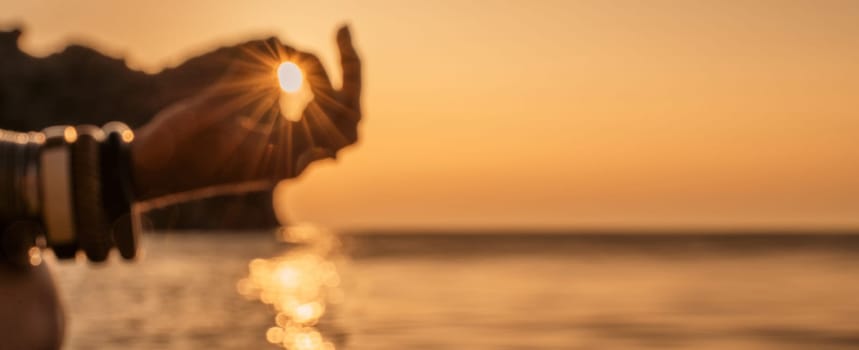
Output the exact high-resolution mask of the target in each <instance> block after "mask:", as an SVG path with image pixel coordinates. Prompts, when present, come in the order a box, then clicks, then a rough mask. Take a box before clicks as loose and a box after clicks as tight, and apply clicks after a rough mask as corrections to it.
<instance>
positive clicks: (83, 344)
mask: <svg viewBox="0 0 859 350" xmlns="http://www.w3.org/2000/svg"><path fill="white" fill-rule="evenodd" d="M284 237H286V238H287V240H289V241H291V242H292V243H280V242H279V241H278V240H277V239H276V235H275V234H273V233H259V234H244V233H243V234H229V233H219V234H194V233H161V234H152V235H148V236H146V237H145V249H146V255H145V257H144V258H143V259H142V260H141V261H139V262H136V263H133V264H128V263H122V262H118V261H116V260H115V259H114V261H112V262H110V263H108V264H106V265H104V266H91V265H88V264H86V263H75V264H56V263H55V262H49V263H52V264H54V266H53V271H54V273H55V274H56V275H57V279H58V284H59V288H60V289H61V293H62V295H63V297H64V301H65V303H66V311H67V318H68V321H69V325H68V328H67V331H68V332H67V337H66V348H67V349H278V348H288V349H297V350H311V349H373V350H383V349H487V350H488V349H672V348H676V349H856V348H859V236H846V235H814V234H809V235H777V234H773V235H764V234H754V235H752V234H748V235H742V234H736V235H727V236H726V235H683V234H672V235H668V234H664V235H663V234H635V235H631V234H630V235H619V234H575V235H570V234H528V233H522V234H465V235H457V234H431V233H426V234H362V235H348V236H343V237H338V236H336V235H334V234H332V233H330V232H326V231H325V230H319V229H315V228H312V227H301V228H299V229H294V230H291V231H288V232H287V234H286V236H283V235H281V236H280V238H284ZM296 242H299V243H296Z"/></svg>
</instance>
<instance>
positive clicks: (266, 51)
mask: <svg viewBox="0 0 859 350" xmlns="http://www.w3.org/2000/svg"><path fill="white" fill-rule="evenodd" d="M337 46H338V48H339V51H340V58H341V65H342V69H343V85H342V87H341V89H339V90H336V89H334V88H333V87H332V85H331V82H330V81H329V79H328V76H327V73H326V72H325V69H324V68H323V66H322V64H321V63H320V62H319V59H318V58H317V57H316V56H314V55H312V54H309V53H305V52H300V51H297V50H295V49H293V48H291V47H288V46H285V45H283V44H281V43H280V42H278V40H277V39H274V38H273V39H269V40H265V41H253V42H249V43H246V44H243V45H242V50H241V51H242V52H243V53H244V54H243V55H241V56H240V57H236V58H234V59H232V62H224V64H227V65H229V70H228V71H229V72H228V73H227V74H225V77H224V78H223V79H221V80H220V81H219V82H218V83H216V84H215V86H213V87H211V88H209V89H208V90H207V91H205V92H203V93H202V94H200V95H199V96H195V97H192V98H190V99H188V100H185V101H182V102H180V103H178V104H175V105H173V106H171V107H169V108H167V109H165V110H164V111H162V112H160V113H159V114H158V115H157V116H156V117H155V118H153V120H152V121H151V122H150V123H148V124H146V125H145V126H143V127H142V128H140V129H139V130H137V135H136V136H135V140H134V142H133V143H132V159H131V160H132V168H133V174H132V176H133V177H134V183H135V184H134V185H135V187H136V188H135V191H136V193H137V194H138V197H140V198H141V199H144V200H145V199H150V198H154V197H158V196H162V195H168V194H175V193H180V192H187V191H193V190H198V189H202V188H207V187H212V186H221V185H231V184H241V183H249V182H257V183H262V184H265V185H266V186H274V184H276V182H277V181H280V180H283V179H287V178H291V177H295V176H298V175H299V174H300V173H301V172H302V171H303V170H304V169H305V168H306V167H307V166H308V165H309V164H310V163H311V162H312V161H314V160H318V159H322V158H329V157H331V158H333V157H335V156H336V154H337V152H338V151H339V150H340V149H342V148H343V147H345V146H347V145H350V144H353V143H355V142H356V141H357V126H358V121H359V120H360V119H361V105H360V99H361V63H360V60H359V58H358V55H357V53H356V52H355V49H354V47H353V46H352V38H351V34H350V32H349V29H348V28H347V27H343V28H341V29H340V30H339V31H338V32H337ZM283 60H290V61H293V62H295V63H296V64H298V66H299V67H300V68H301V69H302V70H303V71H304V74H305V75H306V77H307V79H306V81H307V82H308V83H309V85H310V90H311V91H312V93H313V98H312V100H311V101H310V102H309V103H308V105H307V107H306V108H305V109H304V111H303V113H302V115H301V119H300V120H298V121H289V120H286V119H285V118H284V117H282V116H281V113H280V109H279V103H278V98H279V97H280V89H279V85H278V83H277V76H276V74H275V69H276V68H277V66H278V64H279V63H280V62H281V61H283Z"/></svg>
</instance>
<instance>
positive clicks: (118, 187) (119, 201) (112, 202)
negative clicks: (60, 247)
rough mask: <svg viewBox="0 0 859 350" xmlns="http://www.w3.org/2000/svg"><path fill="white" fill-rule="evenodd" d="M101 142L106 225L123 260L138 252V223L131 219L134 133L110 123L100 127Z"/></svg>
mask: <svg viewBox="0 0 859 350" xmlns="http://www.w3.org/2000/svg"><path fill="white" fill-rule="evenodd" d="M102 130H104V133H105V140H104V142H103V143H102V145H101V155H102V156H101V183H102V191H101V193H102V202H103V204H104V209H105V213H106V219H107V223H108V227H109V228H110V231H111V233H112V235H113V241H114V243H115V244H116V248H117V250H119V254H120V255H121V256H122V257H123V258H125V259H133V258H134V257H135V256H136V255H137V247H138V231H139V227H138V226H139V223H138V222H136V221H135V220H134V216H133V215H131V213H132V207H131V206H132V203H133V202H134V191H133V185H132V184H133V179H132V177H131V159H130V152H131V142H132V141H133V140H134V132H132V131H131V128H129V127H128V126H127V125H125V124H124V123H120V122H110V123H107V124H105V125H104V127H102Z"/></svg>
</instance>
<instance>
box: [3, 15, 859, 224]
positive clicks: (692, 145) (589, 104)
mask: <svg viewBox="0 0 859 350" xmlns="http://www.w3.org/2000/svg"><path fill="white" fill-rule="evenodd" d="M0 8H2V9H3V10H2V14H0V25H2V26H3V27H4V28H11V27H12V26H14V25H16V24H20V25H23V26H24V27H25V30H26V32H25V37H24V38H23V43H22V44H23V45H24V47H25V49H26V50H27V51H28V52H30V53H32V54H35V55H45V54H48V53H50V52H53V51H55V50H58V49H59V48H61V47H62V46H65V45H66V44H67V43H68V42H70V41H72V42H78V43H86V44H89V45H93V46H95V47H97V48H99V49H101V50H103V51H104V52H106V53H109V54H112V55H115V56H123V57H125V58H126V59H127V60H128V62H129V64H130V65H131V66H132V67H135V68H139V69H144V70H147V71H152V72H155V71H158V70H159V69H161V68H163V67H166V66H171V65H175V64H178V63H180V62H181V61H182V60H183V59H184V58H187V57H189V56H192V55H195V54H199V53H202V52H205V51H207V50H209V49H211V48H213V47H215V46H218V45H227V44H233V43H236V42H238V41H241V40H245V39H251V38H259V37H264V36H266V35H269V34H276V35H278V36H280V37H281V38H282V39H284V40H285V41H286V42H289V43H292V44H293V45H294V46H296V47H299V48H302V49H308V50H310V51H314V52H317V53H319V54H320V55H321V56H324V57H323V60H324V61H325V63H326V64H327V66H328V67H329V68H330V69H331V71H332V72H334V74H333V75H335V76H336V75H337V74H336V72H339V70H338V69H337V67H336V64H335V63H336V60H335V59H336V57H335V50H334V42H333V35H334V31H335V30H336V27H337V26H338V25H339V24H340V23H343V22H348V23H350V24H351V27H352V30H353V34H354V36H355V38H356V41H357V45H358V48H359V50H360V52H361V53H362V56H363V58H364V61H365V67H366V78H365V83H366V86H365V93H366V94H365V97H364V105H365V115H366V121H365V123H364V124H363V125H362V127H361V137H362V139H361V141H360V144H359V145H358V146H356V147H353V148H351V149H350V150H348V151H346V152H344V153H343V157H342V158H341V159H340V160H338V161H337V163H336V164H335V163H326V164H321V165H318V166H316V167H314V168H312V169H310V171H308V172H307V173H306V174H305V175H304V176H303V177H302V178H301V179H300V180H299V181H297V182H295V183H290V184H288V186H283V188H282V190H283V191H282V193H280V194H281V196H280V198H279V201H280V202H281V203H288V205H283V206H282V207H286V211H287V212H288V214H289V216H290V217H291V218H292V219H293V220H296V221H312V222H316V223H321V224H324V225H328V226H332V227H338V228H380V227H381V228H448V229H453V228H532V227H533V228H565V227H692V226H697V227H737V226H753V227H767V226H775V227H798V226H801V227H813V226H826V227H859V20H857V19H859V2H857V1H836V0H827V1H789V0H774V1H715V0H714V1H680V0H678V1H597V0H595V1H572V0H570V1H524V0H522V1H501V0H498V1H489V0H485V1H454V0H436V1H393V0H392V1H378V0H352V1H306V2H301V1H295V0H277V1H263V0H257V1H255V0H247V1H241V2H239V1H221V2H219V1H211V0H195V1H181V0H173V1H166V0H156V1H134V2H130V1H115V0H78V1H66V0H27V1H9V0H0ZM284 198H285V199H284Z"/></svg>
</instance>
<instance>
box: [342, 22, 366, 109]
mask: <svg viewBox="0 0 859 350" xmlns="http://www.w3.org/2000/svg"><path fill="white" fill-rule="evenodd" d="M337 48H338V49H339V50H340V65H341V67H342V68H343V86H342V88H341V89H340V94H341V96H342V98H343V104H345V105H346V106H347V107H349V108H352V109H358V108H360V107H361V59H359V58H358V53H357V52H355V47H354V46H353V45H352V33H350V32H349V27H348V26H343V27H341V28H340V30H338V31H337Z"/></svg>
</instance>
